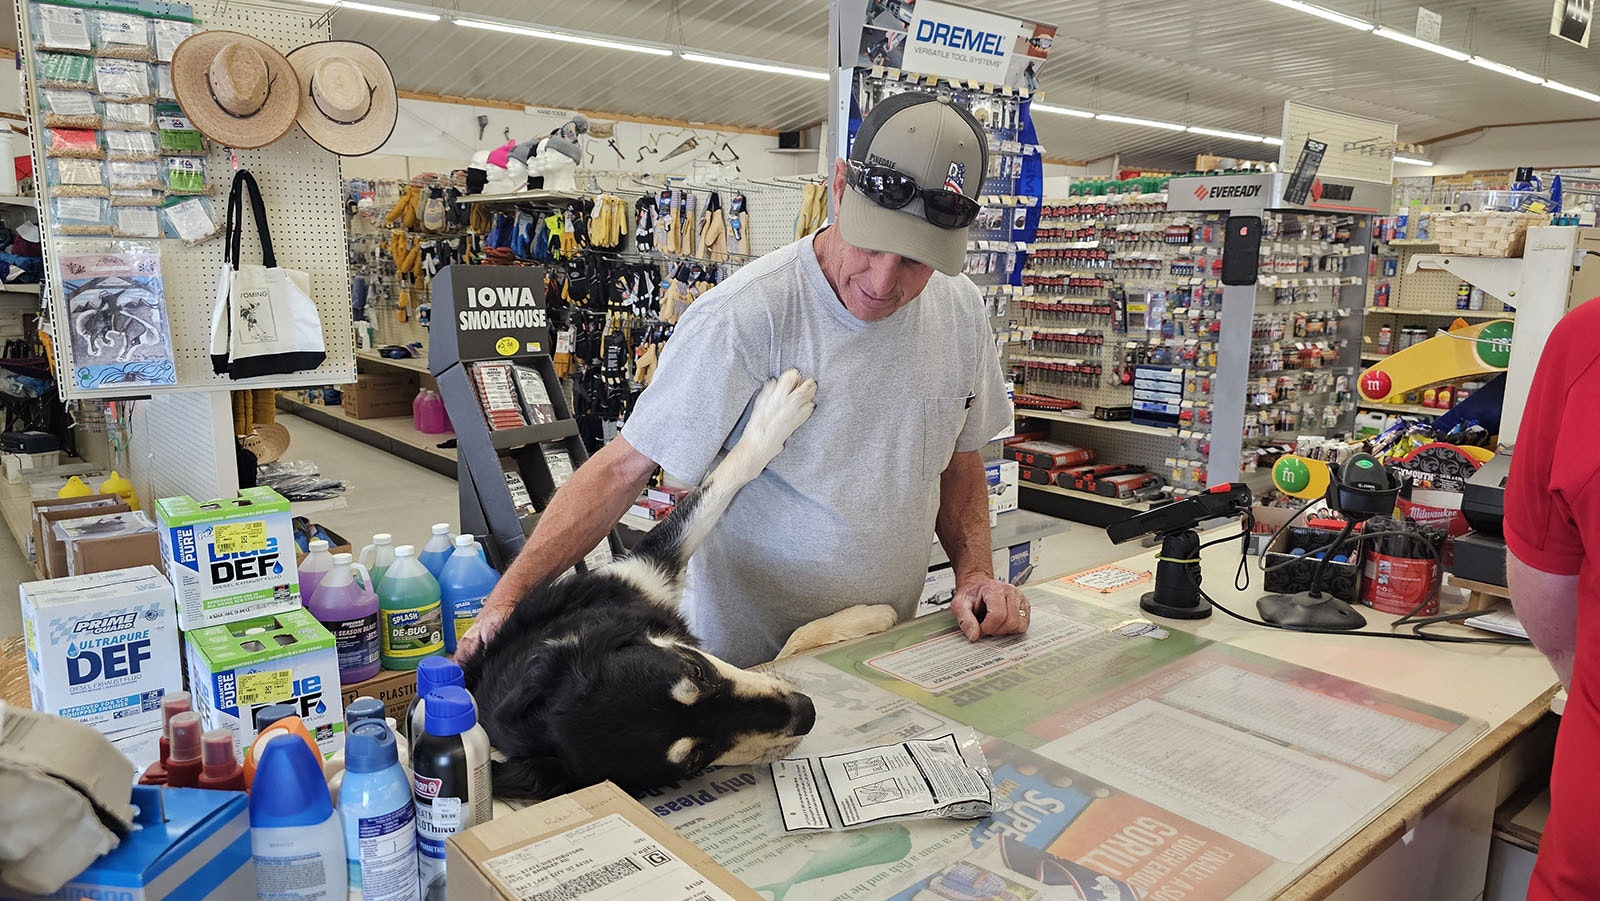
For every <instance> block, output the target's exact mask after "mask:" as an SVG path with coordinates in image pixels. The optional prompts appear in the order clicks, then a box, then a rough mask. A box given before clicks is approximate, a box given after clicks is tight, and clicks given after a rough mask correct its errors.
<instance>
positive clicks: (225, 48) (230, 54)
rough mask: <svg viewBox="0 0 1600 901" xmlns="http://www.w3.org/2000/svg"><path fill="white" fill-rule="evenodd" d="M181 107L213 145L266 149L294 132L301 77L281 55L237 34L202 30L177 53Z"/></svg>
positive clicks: (175, 72)
mask: <svg viewBox="0 0 1600 901" xmlns="http://www.w3.org/2000/svg"><path fill="white" fill-rule="evenodd" d="M172 87H173V90H174V92H175V93H176V94H177V95H178V105H179V106H181V107H183V114H184V115H185V116H187V117H188V118H189V122H190V123H191V124H192V125H194V127H195V128H196V129H198V130H199V132H200V133H201V134H203V135H205V136H206V137H207V138H210V139H211V140H212V141H213V142H215V143H217V144H221V145H222V146H224V147H233V148H236V149H239V150H253V149H255V148H257V147H265V146H267V145H268V144H271V143H272V142H274V141H276V140H278V139H279V138H281V137H283V136H284V135H286V134H288V133H289V129H291V128H293V127H294V119H295V116H296V115H297V114H298V113H299V112H300V78H299V76H298V75H296V74H295V71H294V67H293V66H291V65H289V61H288V60H287V59H285V58H284V56H283V54H282V53H279V52H278V51H277V50H274V49H273V48H272V47H271V46H269V45H268V44H267V43H266V42H265V41H262V40H261V39H260V38H256V37H252V36H250V35H248V34H241V33H239V32H237V31H223V30H216V31H201V32H198V33H196V34H194V35H191V36H190V37H188V38H186V39H185V40H184V42H183V43H181V44H179V45H178V49H177V50H175V51H173V54H172Z"/></svg>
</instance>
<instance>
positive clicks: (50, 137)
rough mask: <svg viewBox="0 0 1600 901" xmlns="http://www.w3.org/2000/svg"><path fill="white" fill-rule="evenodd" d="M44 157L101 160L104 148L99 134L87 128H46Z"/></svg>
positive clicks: (104, 156)
mask: <svg viewBox="0 0 1600 901" xmlns="http://www.w3.org/2000/svg"><path fill="white" fill-rule="evenodd" d="M44 134H45V138H44V155H45V156H47V157H50V156H63V157H69V158H72V159H80V160H103V159H105V158H106V148H105V146H104V145H102V144H101V143H100V132H98V131H94V130H93V129H87V128H47V129H45V130H44Z"/></svg>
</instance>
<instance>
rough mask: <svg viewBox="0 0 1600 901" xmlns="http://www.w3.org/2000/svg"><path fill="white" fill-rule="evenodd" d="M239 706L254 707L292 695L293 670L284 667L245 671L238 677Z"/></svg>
mask: <svg viewBox="0 0 1600 901" xmlns="http://www.w3.org/2000/svg"><path fill="white" fill-rule="evenodd" d="M238 690H239V706H240V707H254V706H255V705H257V704H270V703H272V702H273V701H282V700H284V699H285V698H290V697H293V696H294V671H293V670H286V669H275V670H266V671H263V672H259V673H245V674H244V675H242V676H240V677H239V685H238Z"/></svg>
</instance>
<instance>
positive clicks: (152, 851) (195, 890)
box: [50, 785, 256, 901]
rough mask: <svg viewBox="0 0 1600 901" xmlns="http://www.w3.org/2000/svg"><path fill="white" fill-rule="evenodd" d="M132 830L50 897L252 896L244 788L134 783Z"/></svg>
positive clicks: (147, 900) (129, 900)
mask: <svg viewBox="0 0 1600 901" xmlns="http://www.w3.org/2000/svg"><path fill="white" fill-rule="evenodd" d="M133 803H134V804H135V805H136V806H137V807H138V808H139V813H138V815H137V816H136V817H134V823H135V826H136V828H135V829H134V830H133V831H132V832H130V833H128V836H127V838H124V839H123V840H122V844H120V845H118V846H117V847H116V848H115V849H113V850H112V851H110V852H108V853H107V854H105V855H104V856H102V857H101V858H100V859H99V860H97V861H95V862H94V863H93V864H92V865H91V866H90V867H89V869H87V870H84V871H83V872H82V873H80V874H78V876H77V877H76V878H74V879H73V880H72V881H71V882H68V883H67V884H66V885H64V886H62V887H61V890H60V891H58V892H56V893H54V894H52V895H50V898H51V899H52V901H55V899H62V901H67V899H72V901H77V899H90V898H115V899H118V901H155V899H157V898H185V899H197V901H198V899H201V898H216V899H233V898H254V897H255V896H256V868H255V864H254V862H253V861H252V859H251V857H250V812H249V806H248V802H247V801H246V795H245V793H244V792H229V791H210V790H207V789H200V788H158V787H156V786H150V785H137V786H134V789H133Z"/></svg>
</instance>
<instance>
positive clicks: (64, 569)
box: [34, 503, 132, 579]
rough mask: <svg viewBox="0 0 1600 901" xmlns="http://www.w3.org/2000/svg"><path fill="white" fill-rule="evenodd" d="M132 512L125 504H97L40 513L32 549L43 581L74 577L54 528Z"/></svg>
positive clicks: (65, 550) (55, 508)
mask: <svg viewBox="0 0 1600 901" xmlns="http://www.w3.org/2000/svg"><path fill="white" fill-rule="evenodd" d="M129 512H132V511H131V510H130V509H129V507H128V505H127V504H124V503H115V504H96V505H94V506H90V507H81V508H80V507H73V506H66V507H51V508H49V509H47V510H42V511H40V512H39V517H38V525H39V536H38V538H39V540H38V541H37V542H36V543H35V545H34V547H35V549H36V553H37V555H38V557H39V565H40V568H41V569H43V570H44V575H45V578H47V579H60V578H64V577H66V576H70V575H73V573H72V571H71V568H70V567H69V564H68V562H67V545H66V543H65V542H63V541H62V539H61V533H60V532H57V531H56V526H58V525H60V524H61V523H63V522H68V521H71V520H74V519H96V518H98V517H101V516H104V515H106V514H108V513H129Z"/></svg>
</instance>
